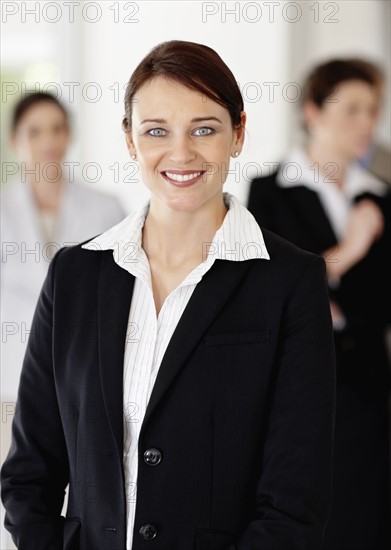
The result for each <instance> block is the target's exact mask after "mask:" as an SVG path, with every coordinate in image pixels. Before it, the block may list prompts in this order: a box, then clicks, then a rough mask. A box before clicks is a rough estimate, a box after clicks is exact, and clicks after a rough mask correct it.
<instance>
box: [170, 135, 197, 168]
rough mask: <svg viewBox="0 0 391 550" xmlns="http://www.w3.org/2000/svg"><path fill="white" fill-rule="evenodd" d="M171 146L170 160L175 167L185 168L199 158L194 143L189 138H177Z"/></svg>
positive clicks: (183, 136)
mask: <svg viewBox="0 0 391 550" xmlns="http://www.w3.org/2000/svg"><path fill="white" fill-rule="evenodd" d="M170 145H171V149H170V152H169V159H170V162H172V163H173V164H174V165H175V166H178V167H179V166H185V165H187V164H188V163H189V162H192V161H193V160H194V159H195V158H196V156H197V155H196V151H195V148H194V143H192V140H191V138H190V137H189V136H186V135H180V136H176V137H175V138H174V139H173V140H172V142H171V144H170Z"/></svg>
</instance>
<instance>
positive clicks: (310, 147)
mask: <svg viewBox="0 0 391 550" xmlns="http://www.w3.org/2000/svg"><path fill="white" fill-rule="evenodd" d="M376 84H377V81H376V79H375V77H374V73H373V71H369V70H368V66H367V65H366V64H361V63H360V64H356V62H355V61H349V60H346V61H344V60H336V61H331V62H328V63H325V64H323V65H320V66H318V67H316V68H315V69H314V70H313V71H312V73H311V74H310V75H309V76H308V79H307V81H306V83H305V85H304V95H303V100H304V101H303V114H304V120H305V124H306V127H307V131H308V139H307V141H306V144H305V145H304V146H298V147H295V148H294V149H293V150H292V151H291V152H290V153H289V155H287V157H286V158H285V159H284V161H283V162H282V163H281V164H280V166H279V167H278V169H277V170H276V171H275V172H274V173H272V174H270V175H268V176H265V177H261V178H256V179H254V180H253V181H252V183H251V187H250V194H249V199H248V205H247V207H248V209H249V210H250V211H251V212H252V213H253V215H254V216H255V218H256V219H257V221H258V223H259V224H260V225H262V227H264V228H267V229H270V230H272V231H274V232H276V233H278V234H279V235H281V236H282V237H284V238H286V239H289V240H290V241H291V242H292V243H294V244H296V245H297V246H300V247H301V248H303V249H305V250H309V251H311V252H314V253H316V254H322V255H323V256H324V258H325V259H326V266H327V274H328V280H329V285H330V298H331V300H330V305H331V311H332V315H333V320H334V329H335V330H334V335H335V344H336V356H337V414H336V428H335V453H334V457H335V460H334V502H333V509H332V513H331V517H330V520H329V522H328V525H327V529H326V539H325V540H326V544H325V548H326V549H327V550H353V549H354V550H369V549H371V550H383V549H385V548H390V547H391V542H390V516H389V492H388V491H389V453H388V434H389V429H388V399H389V388H390V383H389V365H388V359H387V353H386V346H385V338H384V332H385V327H386V326H387V324H389V322H390V312H391V307H390V289H391V285H390V281H391V276H390V271H389V262H388V261H387V258H388V257H389V253H390V238H389V236H390V227H389V224H390V221H389V220H390V218H389V208H390V207H389V205H390V194H389V191H388V188H387V185H386V184H385V183H383V182H381V181H380V180H378V179H376V178H375V177H374V176H372V175H371V174H370V173H369V172H367V171H366V170H364V169H363V168H361V167H360V166H359V165H358V163H357V162H355V161H356V159H357V158H359V157H361V156H362V154H363V153H364V152H365V149H366V147H367V146H368V144H369V142H370V140H371V138H372V137H373V131H374V128H375V123H376V112H377V110H378V106H377V103H376V102H377V90H376Z"/></svg>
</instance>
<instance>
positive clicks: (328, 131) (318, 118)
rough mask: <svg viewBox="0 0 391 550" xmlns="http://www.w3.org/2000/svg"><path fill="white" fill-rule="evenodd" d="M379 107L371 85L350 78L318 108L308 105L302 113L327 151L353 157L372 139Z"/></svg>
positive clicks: (359, 153) (359, 154) (349, 157)
mask: <svg viewBox="0 0 391 550" xmlns="http://www.w3.org/2000/svg"><path fill="white" fill-rule="evenodd" d="M378 107H379V105H378V94H377V92H376V90H375V89H374V87H372V86H370V85H369V84H367V83H366V82H362V81H360V80H349V81H346V82H342V83H341V84H340V85H339V86H338V90H337V92H336V93H334V94H332V96H330V97H329V98H328V99H327V100H326V101H325V102H324V104H323V105H322V107H321V108H318V107H317V106H315V105H313V104H309V105H307V106H306V107H305V114H306V119H307V122H308V123H309V125H310V128H311V129H312V130H311V131H312V132H313V135H314V137H315V138H316V139H317V140H318V141H319V140H320V142H321V143H322V144H323V145H324V146H325V150H326V151H327V150H328V151H332V152H334V153H337V154H338V155H340V156H344V157H346V158H347V159H349V160H353V159H356V158H359V157H361V156H362V155H363V154H364V153H365V152H366V150H367V149H368V146H369V145H370V143H371V141H372V139H373V136H374V131H375V129H376V123H377V118H378V113H379V108H378Z"/></svg>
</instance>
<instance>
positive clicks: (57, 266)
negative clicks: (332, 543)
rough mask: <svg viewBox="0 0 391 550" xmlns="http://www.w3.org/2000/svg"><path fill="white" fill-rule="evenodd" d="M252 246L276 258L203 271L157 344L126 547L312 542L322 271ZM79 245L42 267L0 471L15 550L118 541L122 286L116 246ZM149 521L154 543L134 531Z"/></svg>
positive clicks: (318, 499)
mask: <svg viewBox="0 0 391 550" xmlns="http://www.w3.org/2000/svg"><path fill="white" fill-rule="evenodd" d="M264 236H265V242H266V246H267V248H268V250H269V253H270V256H271V260H270V261H268V260H260V259H255V260H254V259H251V260H247V261H242V262H235V261H229V260H220V259H218V260H216V261H215V263H214V265H213V266H212V268H211V269H210V270H209V271H208V272H207V273H206V274H205V275H204V277H203V279H202V280H201V281H200V282H199V283H198V284H197V287H196V289H195V290H194V292H193V294H192V296H191V299H190V301H189V303H188V305H187V307H186V309H185V311H184V313H183V315H182V317H181V319H180V322H179V323H178V325H177V327H176V330H175V332H174V334H173V336H172V339H171V341H170V343H169V345H168V348H167V350H166V352H165V355H164V357H163V360H162V363H161V366H160V369H159V372H158V376H157V379H156V382H155V385H154V388H153V391H152V394H151V398H150V401H149V403H148V408H147V411H146V415H145V418H144V420H143V424H142V428H141V433H140V438H139V444H138V449H139V470H138V479H137V508H136V518H135V526H134V536H133V541H134V542H133V550H142V549H144V548H156V549H159V550H223V549H224V550H253V549H254V548H259V549H260V550H272V549H277V548H278V549H284V550H288V549H292V550H293V549H295V550H320V549H321V547H322V540H323V532H324V528H325V524H326V521H327V519H328V516H329V512H330V508H331V502H332V452H333V429H334V414H335V362H334V361H335V358H334V345H333V335H332V323H331V317H330V310H329V304H328V291H327V285H326V282H325V263H324V260H323V259H322V258H320V257H319V256H317V255H314V254H311V253H309V252H305V251H302V250H299V249H298V248H296V247H294V246H293V245H291V244H290V243H288V242H287V241H285V240H283V239H281V238H280V237H278V236H276V235H274V234H273V233H271V232H269V231H264ZM85 242H87V241H85ZM81 244H84V243H81ZM81 244H79V245H76V246H71V247H63V248H61V249H60V250H59V251H58V252H57V254H56V255H55V257H54V258H53V260H52V262H51V263H50V266H49V271H48V274H47V277H46V280H45V282H44V285H43V288H42V291H41V294H40V297H39V301H38V304H37V307H36V311H35V314H34V319H33V326H32V332H31V334H30V336H29V340H28V347H27V352H26V355H25V359H24V363H23V368H22V374H21V379H20V385H19V391H18V402H17V408H16V414H15V416H14V420H13V427H12V429H13V442H12V446H11V449H10V451H9V453H8V456H7V458H6V461H5V463H4V464H3V466H2V470H1V478H2V500H3V503H4V506H5V508H6V518H5V526H6V528H7V529H8V530H9V531H10V532H11V533H12V537H13V540H14V541H15V543H16V544H17V546H18V548H19V549H20V550H32V549H39V550H70V549H71V548H72V549H78V550H124V549H125V536H126V529H125V527H126V525H125V509H126V508H125V505H126V501H125V499H126V495H125V488H124V472H123V443H122V438H123V398H122V391H123V386H122V385H123V355H124V345H125V334H126V328H127V321H128V315H129V308H130V303H131V297H132V290H133V285H134V277H133V276H132V275H130V274H129V273H128V272H127V271H125V270H124V269H122V268H120V267H119V266H118V265H117V264H116V263H115V261H114V259H113V252H112V251H110V250H109V251H101V252H96V251H90V250H86V249H82V248H81ZM151 448H157V449H159V450H160V452H161V455H162V460H161V462H160V463H159V464H158V465H155V466H152V465H151V464H150V463H148V462H147V461H145V460H144V452H145V451H146V450H147V449H151ZM68 481H69V502H68V510H67V517H66V518H65V519H64V518H63V517H62V516H60V512H61V508H62V505H63V499H64V489H65V487H66V484H67V482H68ZM148 524H152V525H153V526H154V527H155V528H156V529H157V535H156V536H155V538H153V539H151V540H146V539H145V538H143V536H142V535H141V534H140V533H139V530H140V528H141V527H142V526H145V525H148Z"/></svg>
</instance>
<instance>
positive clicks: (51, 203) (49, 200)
mask: <svg viewBox="0 0 391 550" xmlns="http://www.w3.org/2000/svg"><path fill="white" fill-rule="evenodd" d="M27 183H28V185H30V187H31V190H32V192H33V197H34V200H35V204H36V207H37V208H38V209H39V210H51V211H57V210H58V209H59V207H60V197H61V192H62V189H63V184H64V182H63V180H62V179H59V180H58V181H54V180H52V181H48V180H45V179H40V180H39V181H36V180H35V177H34V175H29V176H28V177H27Z"/></svg>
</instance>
